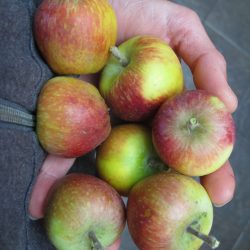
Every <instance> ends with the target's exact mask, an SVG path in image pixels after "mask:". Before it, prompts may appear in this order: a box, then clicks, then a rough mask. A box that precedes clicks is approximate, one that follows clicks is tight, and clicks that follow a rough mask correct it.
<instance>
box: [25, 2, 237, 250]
mask: <svg viewBox="0 0 250 250" xmlns="http://www.w3.org/2000/svg"><path fill="white" fill-rule="evenodd" d="M110 3H111V4H112V6H113V8H114V10H115V12H116V15H117V21H118V42H117V43H118V44H120V43H121V42H123V41H125V40H127V39H128V38H130V37H133V36H136V35H153V36H157V37H159V38H162V39H164V40H165V41H166V42H167V43H168V44H169V45H170V46H171V47H172V48H173V49H174V51H175V52H176V53H177V55H178V56H179V58H181V59H182V60H184V61H185V63H186V64H187V65H188V66H189V67H190V69H191V71H192V74H193V79H194V82H195V85H196V88H198V89H205V90H207V91H209V92H210V93H211V94H214V95H216V96H218V97H219V98H220V99H221V100H222V101H224V103H225V104H226V106H227V107H228V110H229V111H230V112H234V111H235V110H236V108H237V97H236V96H235V94H234V93H233V91H232V90H231V88H230V87H229V85H228V82H227V73H226V62H225V59H224V57H223V56H222V55H221V53H220V52H219V51H218V50H217V49H216V48H215V46H214V44H213V43H212V42H211V40H210V39H209V37H208V35H207V33H206V31H205V29H204V27H203V25H202V23H201V21H200V19H199V17H198V15H197V14H196V13H195V12H194V11H192V10H191V9H188V8H186V7H184V6H181V5H178V4H175V3H173V2H171V1H166V0H154V1H152V0H126V1H125V0H110ZM82 79H85V80H88V81H90V82H91V81H92V82H93V80H94V81H96V76H94V77H92V76H83V77H82ZM74 160H75V159H64V158H59V157H56V156H53V155H48V156H47V158H46V159H45V161H44V163H43V166H42V168H41V171H40V173H39V175H38V177H37V180H36V183H35V185H34V187H33V191H32V194H31V199H30V204H29V214H30V216H31V218H36V219H39V218H42V217H43V215H44V207H45V206H46V197H47V195H48V192H49V190H50V188H51V186H52V185H53V184H54V183H55V182H56V181H57V180H58V179H60V178H61V177H63V176H64V175H65V174H67V172H68V170H69V169H70V167H71V166H72V165H73V163H74ZM200 180H201V183H202V185H203V186H204V187H205V189H206V190H207V192H208V194H209V196H210V198H211V200H212V202H213V203H214V205H215V206H223V205H225V204H226V203H228V202H229V201H231V199H232V198H233V195H234V191H235V185H236V184H235V178H234V173H233V170H232V167H231V165H230V163H229V162H226V163H225V164H224V165H223V166H222V167H221V168H220V169H218V170H217V171H215V172H214V173H212V174H209V175H207V176H203V177H201V179H200ZM118 247H119V242H116V243H115V244H114V245H113V246H111V248H110V250H115V249H118Z"/></svg>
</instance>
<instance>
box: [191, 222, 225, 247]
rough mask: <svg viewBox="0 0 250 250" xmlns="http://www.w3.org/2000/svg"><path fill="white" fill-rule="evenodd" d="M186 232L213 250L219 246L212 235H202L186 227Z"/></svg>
mask: <svg viewBox="0 0 250 250" xmlns="http://www.w3.org/2000/svg"><path fill="white" fill-rule="evenodd" d="M186 230H187V232H188V233H191V234H192V235H194V236H196V237H197V238H199V239H200V240H202V241H204V243H206V244H207V245H208V246H209V247H211V248H212V249H215V248H217V247H218V246H219V245H220V242H219V241H218V240H217V239H216V238H215V237H214V236H213V235H206V234H203V233H201V232H199V231H198V230H196V229H194V228H193V227H191V226H188V227H187V229H186Z"/></svg>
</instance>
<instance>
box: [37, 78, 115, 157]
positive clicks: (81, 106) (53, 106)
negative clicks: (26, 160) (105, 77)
mask: <svg viewBox="0 0 250 250" xmlns="http://www.w3.org/2000/svg"><path fill="white" fill-rule="evenodd" d="M36 130H37V135H38V138H39V141H40V143H41V144H42V146H43V147H44V149H45V150H46V151H48V152H49V153H51V154H54V155H60V156H64V157H78V156H81V155H84V154H85V153H87V152H90V151H91V150H93V149H94V148H96V147H97V146H98V145H99V144H101V143H102V142H103V141H104V140H105V139H106V138H107V137H108V135H109V133H110V130H111V125H110V119H109V114H108V108H107V106H106V104H105V102H104V100H103V98H102V97H101V95H100V94H99V92H98V90H97V89H96V87H94V86H93V85H92V84H89V83H87V82H84V81H81V80H79V79H76V78H73V77H55V78H52V79H50V80H49V81H48V82H47V83H46V84H45V85H44V87H43V89H42V90H41V93H40V95H39V98H38V104H37V126H36Z"/></svg>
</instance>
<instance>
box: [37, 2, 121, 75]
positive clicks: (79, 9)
mask: <svg viewBox="0 0 250 250" xmlns="http://www.w3.org/2000/svg"><path fill="white" fill-rule="evenodd" d="M34 36H35V40H36V42H37V45H38V48H39V49H40V51H41V53H42V55H43V57H44V58H45V60H46V62H47V63H48V64H49V66H50V67H51V68H52V70H53V71H54V72H56V73H58V74H88V73H96V72H98V71H100V70H101V69H102V68H103V66H104V65H105V63H106V62H107V60H108V57H109V49H110V47H111V46H113V45H114V44H115V43H116V38H117V21H116V16H115V13H114V11H113V9H112V7H111V5H110V4H109V3H108V1H107V0H84V1H82V0H81V1H80V0H74V1H68V0H44V1H43V2H42V3H41V5H40V6H39V7H38V9H37V11H36V12H35V19H34Z"/></svg>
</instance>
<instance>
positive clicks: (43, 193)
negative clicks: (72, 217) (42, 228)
mask: <svg viewBox="0 0 250 250" xmlns="http://www.w3.org/2000/svg"><path fill="white" fill-rule="evenodd" d="M74 161H75V158H72V159H69V158H62V157H58V156H54V155H48V156H47V158H46V159H45V161H44V163H43V165H42V168H41V171H40V173H39V175H38V176H37V179H36V182H35V185H34V187H33V190H32V193H31V199H30V203H29V208H28V210H29V214H30V217H31V218H32V219H40V218H42V217H43V216H44V208H45V206H46V198H47V196H48V193H49V190H50V189H51V187H52V186H53V185H54V183H55V182H56V181H57V180H58V179H60V178H62V177H63V176H64V175H66V174H67V172H68V170H69V169H70V168H71V166H72V165H73V163H74Z"/></svg>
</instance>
